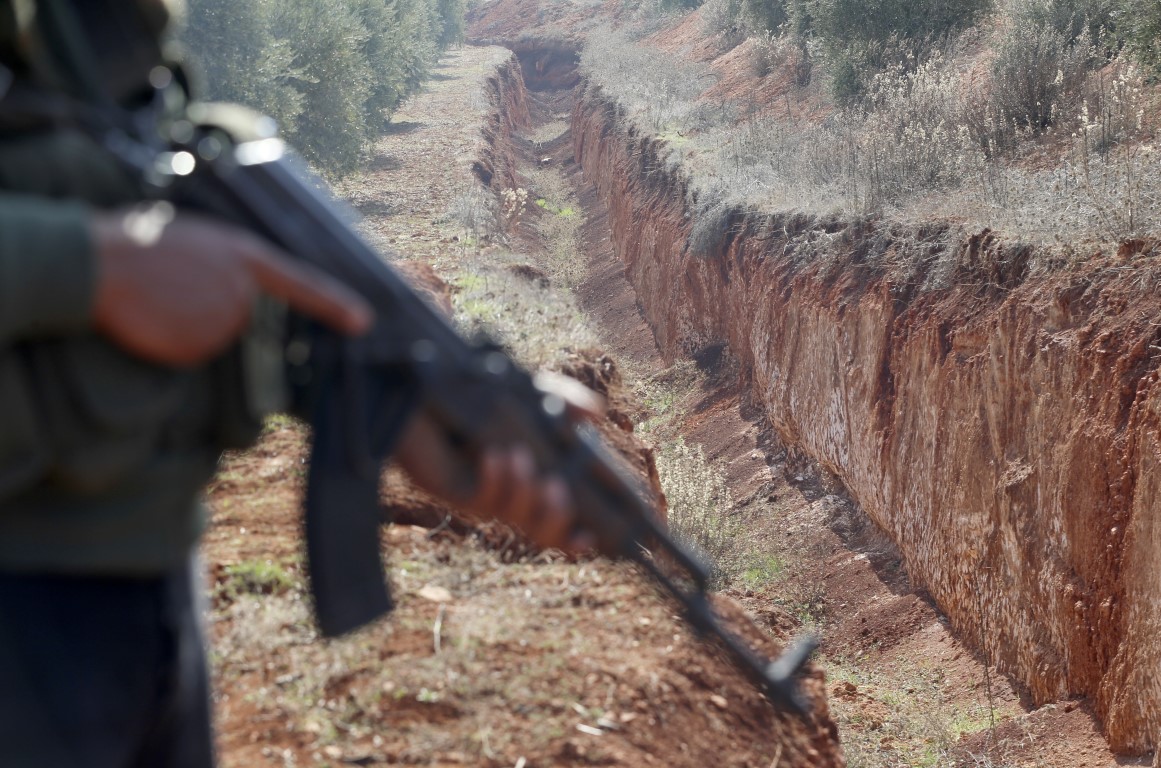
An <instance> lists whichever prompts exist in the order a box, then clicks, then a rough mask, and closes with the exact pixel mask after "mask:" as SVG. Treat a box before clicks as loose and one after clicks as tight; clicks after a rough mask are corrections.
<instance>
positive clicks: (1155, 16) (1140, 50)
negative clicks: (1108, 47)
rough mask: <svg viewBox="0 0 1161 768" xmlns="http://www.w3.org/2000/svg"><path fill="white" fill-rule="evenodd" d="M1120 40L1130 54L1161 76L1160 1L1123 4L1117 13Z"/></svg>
mask: <svg viewBox="0 0 1161 768" xmlns="http://www.w3.org/2000/svg"><path fill="white" fill-rule="evenodd" d="M1113 22H1114V24H1115V26H1116V30H1117V36H1118V38H1119V39H1120V40H1122V41H1123V42H1124V45H1125V48H1126V49H1127V50H1128V52H1129V53H1130V54H1131V55H1132V56H1133V58H1135V59H1136V60H1137V61H1138V62H1140V63H1141V65H1142V66H1144V67H1145V68H1146V69H1147V70H1149V71H1150V72H1151V73H1152V75H1153V76H1154V77H1157V76H1161V3H1157V2H1156V0H1119V5H1118V7H1117V8H1116V9H1115V10H1114V12H1113Z"/></svg>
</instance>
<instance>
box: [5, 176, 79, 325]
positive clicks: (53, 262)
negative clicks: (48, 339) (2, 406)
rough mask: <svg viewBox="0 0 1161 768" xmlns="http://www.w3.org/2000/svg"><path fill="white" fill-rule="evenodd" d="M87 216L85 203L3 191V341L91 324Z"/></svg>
mask: <svg viewBox="0 0 1161 768" xmlns="http://www.w3.org/2000/svg"><path fill="white" fill-rule="evenodd" d="M88 216H89V213H88V209H87V208H86V207H85V205H84V204H82V203H77V202H72V201H58V200H49V199H46V198H41V197H34V196H24V195H13V194H4V193H0V345H4V344H6V343H8V342H11V341H13V340H16V339H22V338H29V337H38V336H47V335H56V334H63V333H71V332H76V331H81V330H84V329H86V328H88V326H89V323H90V315H91V312H92V304H93V293H94V287H95V283H96V264H95V261H94V257H93V246H92V241H91V238H90V235H89V226H88Z"/></svg>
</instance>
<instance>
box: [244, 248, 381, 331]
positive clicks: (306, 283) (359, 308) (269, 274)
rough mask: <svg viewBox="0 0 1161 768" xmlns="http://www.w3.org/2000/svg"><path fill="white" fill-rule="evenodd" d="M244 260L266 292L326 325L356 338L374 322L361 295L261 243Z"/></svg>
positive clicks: (259, 285)
mask: <svg viewBox="0 0 1161 768" xmlns="http://www.w3.org/2000/svg"><path fill="white" fill-rule="evenodd" d="M245 258H246V265H247V267H248V268H249V270H250V274H251V275H252V276H253V278H254V281H255V282H256V283H257V284H258V287H259V288H260V289H261V290H262V291H263V292H264V293H267V294H269V295H271V296H273V297H275V298H278V299H282V300H283V301H285V302H286V303H287V304H288V305H290V307H291V308H292V309H294V310H296V311H298V312H301V313H302V314H304V315H307V316H308V317H312V318H314V319H315V320H318V321H319V322H320V323H322V324H323V325H327V326H330V327H331V328H333V329H334V330H336V331H340V332H342V333H346V334H349V335H352V336H357V335H359V334H361V333H365V332H366V331H367V330H368V329H369V328H370V327H371V323H372V322H374V320H375V312H374V310H373V309H372V308H371V305H370V304H368V303H367V301H366V299H364V298H363V297H362V296H361V295H359V293H358V292H356V291H355V290H354V289H352V288H349V287H348V286H346V285H344V284H343V283H341V282H339V281H338V280H336V279H335V278H333V277H331V276H330V275H328V274H326V273H325V272H323V271H321V270H319V269H317V268H315V267H313V266H311V265H310V264H306V263H304V262H300V261H294V260H292V259H290V258H289V257H286V256H282V255H280V254H278V253H276V252H275V251H273V250H272V249H270V248H267V247H265V245H264V244H261V243H252V244H251V247H249V248H247V249H246V251H245Z"/></svg>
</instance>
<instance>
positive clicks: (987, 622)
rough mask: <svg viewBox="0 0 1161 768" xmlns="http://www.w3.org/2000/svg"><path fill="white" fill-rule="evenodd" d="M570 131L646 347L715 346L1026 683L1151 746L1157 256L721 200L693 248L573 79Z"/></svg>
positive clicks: (652, 176) (1158, 470) (686, 224)
mask: <svg viewBox="0 0 1161 768" xmlns="http://www.w3.org/2000/svg"><path fill="white" fill-rule="evenodd" d="M573 136H574V143H575V154H576V159H577V161H578V162H579V163H580V164H581V165H582V167H583V168H584V171H585V174H586V176H587V177H588V178H589V179H590V180H592V181H593V182H594V183H595V184H596V185H597V187H598V188H599V190H600V192H601V194H602V195H603V196H604V198H605V199H606V201H607V203H608V206H609V209H610V221H611V224H612V228H613V240H614V243H615V247H616V249H617V253H618V255H619V256H620V258H621V259H622V261H623V262H624V263H625V266H626V269H627V272H628V274H629V276H630V279H631V281H632V282H633V284H634V285H635V287H636V290H637V294H638V297H639V300H640V301H641V302H642V305H643V308H644V311H645V313H646V315H647V317H648V319H649V322H650V324H651V325H652V327H653V329H654V333H655V335H656V337H657V339H658V342H659V344H660V346H661V347H662V349H663V351H664V353H665V354H666V355H669V356H676V355H679V354H690V353H694V354H696V353H697V352H699V351H700V350H704V349H707V348H712V347H713V346H714V345H720V344H722V343H725V344H727V345H728V349H729V351H730V354H731V355H732V356H733V357H734V358H735V359H736V361H737V362H738V364H739V367H740V369H741V371H742V372H743V375H744V376H745V377H746V379H747V382H748V383H749V385H750V386H752V387H753V389H754V391H755V393H756V394H757V395H758V397H759V398H760V399H761V401H762V402H763V403H764V404H765V407H766V411H767V413H768V415H769V418H770V419H771V421H772V422H773V423H774V425H775V426H776V427H777V429H778V430H779V431H780V432H781V433H782V436H783V437H784V438H785V439H786V440H788V441H791V442H794V443H797V444H799V445H801V446H802V447H803V448H805V449H806V450H807V451H808V452H809V453H810V454H812V455H813V456H814V457H815V458H816V459H817V460H818V461H819V462H821V463H822V464H823V465H825V466H826V467H827V468H828V469H830V470H831V471H832V472H834V473H835V474H836V475H838V476H839V477H840V478H841V479H842V480H843V482H844V483H845V484H846V486H847V488H848V489H849V490H850V492H851V494H852V496H853V497H854V498H855V499H856V500H857V501H858V503H859V504H860V505H861V506H862V507H863V509H864V510H865V511H866V512H867V514H869V515H870V516H871V517H872V518H873V519H874V520H875V521H876V522H877V523H878V524H879V525H880V526H882V527H883V528H884V529H885V530H886V531H888V532H889V533H890V534H891V535H892V536H893V537H894V539H895V540H896V541H897V543H898V544H899V546H900V548H901V549H902V551H903V552H904V554H905V557H906V560H907V564H908V568H909V570H910V573H911V575H912V577H913V579H914V580H915V581H916V582H918V583H920V584H922V585H924V586H925V587H926V588H927V589H928V590H929V591H930V593H931V595H932V596H933V597H934V599H935V600H936V601H937V603H938V604H939V606H940V607H941V609H942V610H943V611H945V612H946V613H947V615H948V616H949V617H950V619H951V620H952V622H953V624H954V626H955V627H956V628H957V630H958V631H959V632H960V633H961V634H962V635H963V636H964V637H965V638H966V639H969V641H970V640H972V639H976V640H977V642H976V644H977V645H979V646H980V647H981V648H982V649H983V651H984V652H985V653H986V654H988V655H989V656H990V657H991V658H992V659H993V660H994V661H995V663H996V664H997V665H998V666H999V667H1000V668H1001V669H1003V670H1004V671H1006V672H1008V673H1010V674H1012V675H1014V676H1015V677H1016V678H1018V679H1019V680H1021V681H1023V682H1024V683H1025V684H1026V685H1027V687H1028V689H1029V691H1030V692H1031V694H1032V696H1033V697H1034V698H1035V700H1036V701H1037V702H1047V701H1053V700H1057V699H1060V698H1065V697H1069V696H1075V695H1083V696H1091V697H1093V698H1094V700H1095V702H1096V706H1097V709H1098V711H1099V713H1100V714H1101V716H1102V718H1103V719H1104V723H1105V728H1106V733H1107V735H1108V737H1109V740H1110V743H1111V745H1112V746H1113V748H1114V749H1116V750H1118V751H1125V752H1143V751H1147V750H1148V749H1150V748H1152V747H1153V746H1154V745H1155V744H1157V741H1158V739H1157V736H1158V733H1159V730H1161V650H1159V649H1161V566H1158V564H1157V556H1158V555H1159V554H1161V522H1159V520H1158V513H1159V503H1158V499H1159V496H1158V491H1159V490H1161V402H1159V400H1161V396H1159V389H1158V386H1157V367H1158V363H1159V362H1161V357H1159V353H1161V334H1159V331H1161V298H1159V297H1158V290H1157V287H1158V286H1159V285H1161V279H1159V277H1161V274H1159V270H1158V269H1157V268H1156V267H1155V266H1153V265H1152V264H1150V263H1149V262H1148V261H1147V260H1144V259H1142V258H1138V257H1136V256H1135V255H1134V254H1133V253H1132V252H1131V251H1132V250H1133V249H1131V248H1125V249H1122V250H1123V253H1121V254H1119V255H1116V256H1105V257H1099V256H1098V257H1097V258H1093V259H1089V260H1086V261H1085V262H1084V265H1083V266H1067V265H1059V266H1057V267H1055V268H1053V269H1048V270H1045V269H1038V268H1037V269H1033V268H1032V267H1033V266H1036V265H1037V264H1038V263H1039V262H1043V261H1045V260H1047V259H1050V258H1051V255H1050V254H1047V253H1037V252H1033V251H1031V250H1030V249H1027V248H1021V247H1017V246H1012V245H1010V244H1005V243H1004V242H1002V241H1000V240H999V239H997V238H995V237H993V236H992V235H991V234H990V233H987V232H984V233H979V234H977V235H974V236H971V237H961V236H959V235H957V234H956V233H955V232H954V231H952V230H949V229H948V228H946V227H934V228H931V229H930V230H929V231H913V230H906V229H897V230H892V229H891V228H889V227H886V226H884V225H877V224H875V223H873V222H855V223H848V222H841V221H835V220H815V219H811V218H808V217H804V216H794V215H786V216H759V215H756V214H743V213H742V212H737V213H735V214H734V215H733V216H732V217H730V218H729V219H728V220H726V221H724V222H723V223H722V226H721V227H720V232H719V234H718V240H717V242H716V243H715V244H713V247H711V248H705V247H701V248H699V250H700V251H701V252H703V253H705V254H706V255H697V254H695V253H691V251H690V249H689V248H688V247H687V242H688V240H689V235H690V232H691V228H692V224H693V223H694V221H695V218H696V214H695V212H694V211H693V210H692V206H687V204H686V202H685V200H686V195H685V189H684V184H683V182H682V180H681V179H680V178H679V177H677V176H676V174H675V173H674V172H673V171H672V170H671V169H669V168H667V165H666V163H665V162H664V161H663V156H664V153H665V150H664V148H663V146H661V145H659V144H657V143H655V142H653V141H651V140H650V139H647V138H643V137H641V136H639V135H637V134H635V133H634V132H633V130H632V129H629V128H626V127H624V125H623V123H622V121H620V120H618V116H617V115H616V110H615V108H614V107H612V106H611V105H610V104H609V103H608V102H607V101H606V100H604V99H603V98H602V97H601V95H600V93H599V91H596V90H595V89H591V88H590V89H589V90H588V91H587V92H586V94H585V95H584V97H583V98H582V100H581V101H580V103H579V104H578V106H577V108H576V111H575V113H574V125H573ZM701 240H702V241H704V237H703V238H701ZM916 264H917V265H919V266H909V265H916ZM1029 275H1033V276H1032V277H1030V276H1029Z"/></svg>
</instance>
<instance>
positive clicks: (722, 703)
mask: <svg viewBox="0 0 1161 768" xmlns="http://www.w3.org/2000/svg"><path fill="white" fill-rule="evenodd" d="M710 703H711V704H713V705H714V706H715V707H717V708H718V709H726V708H728V707H729V706H730V702H728V701H726V697H725V696H719V695H718V694H716V693H715V694H714V695H712V696H710Z"/></svg>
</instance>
